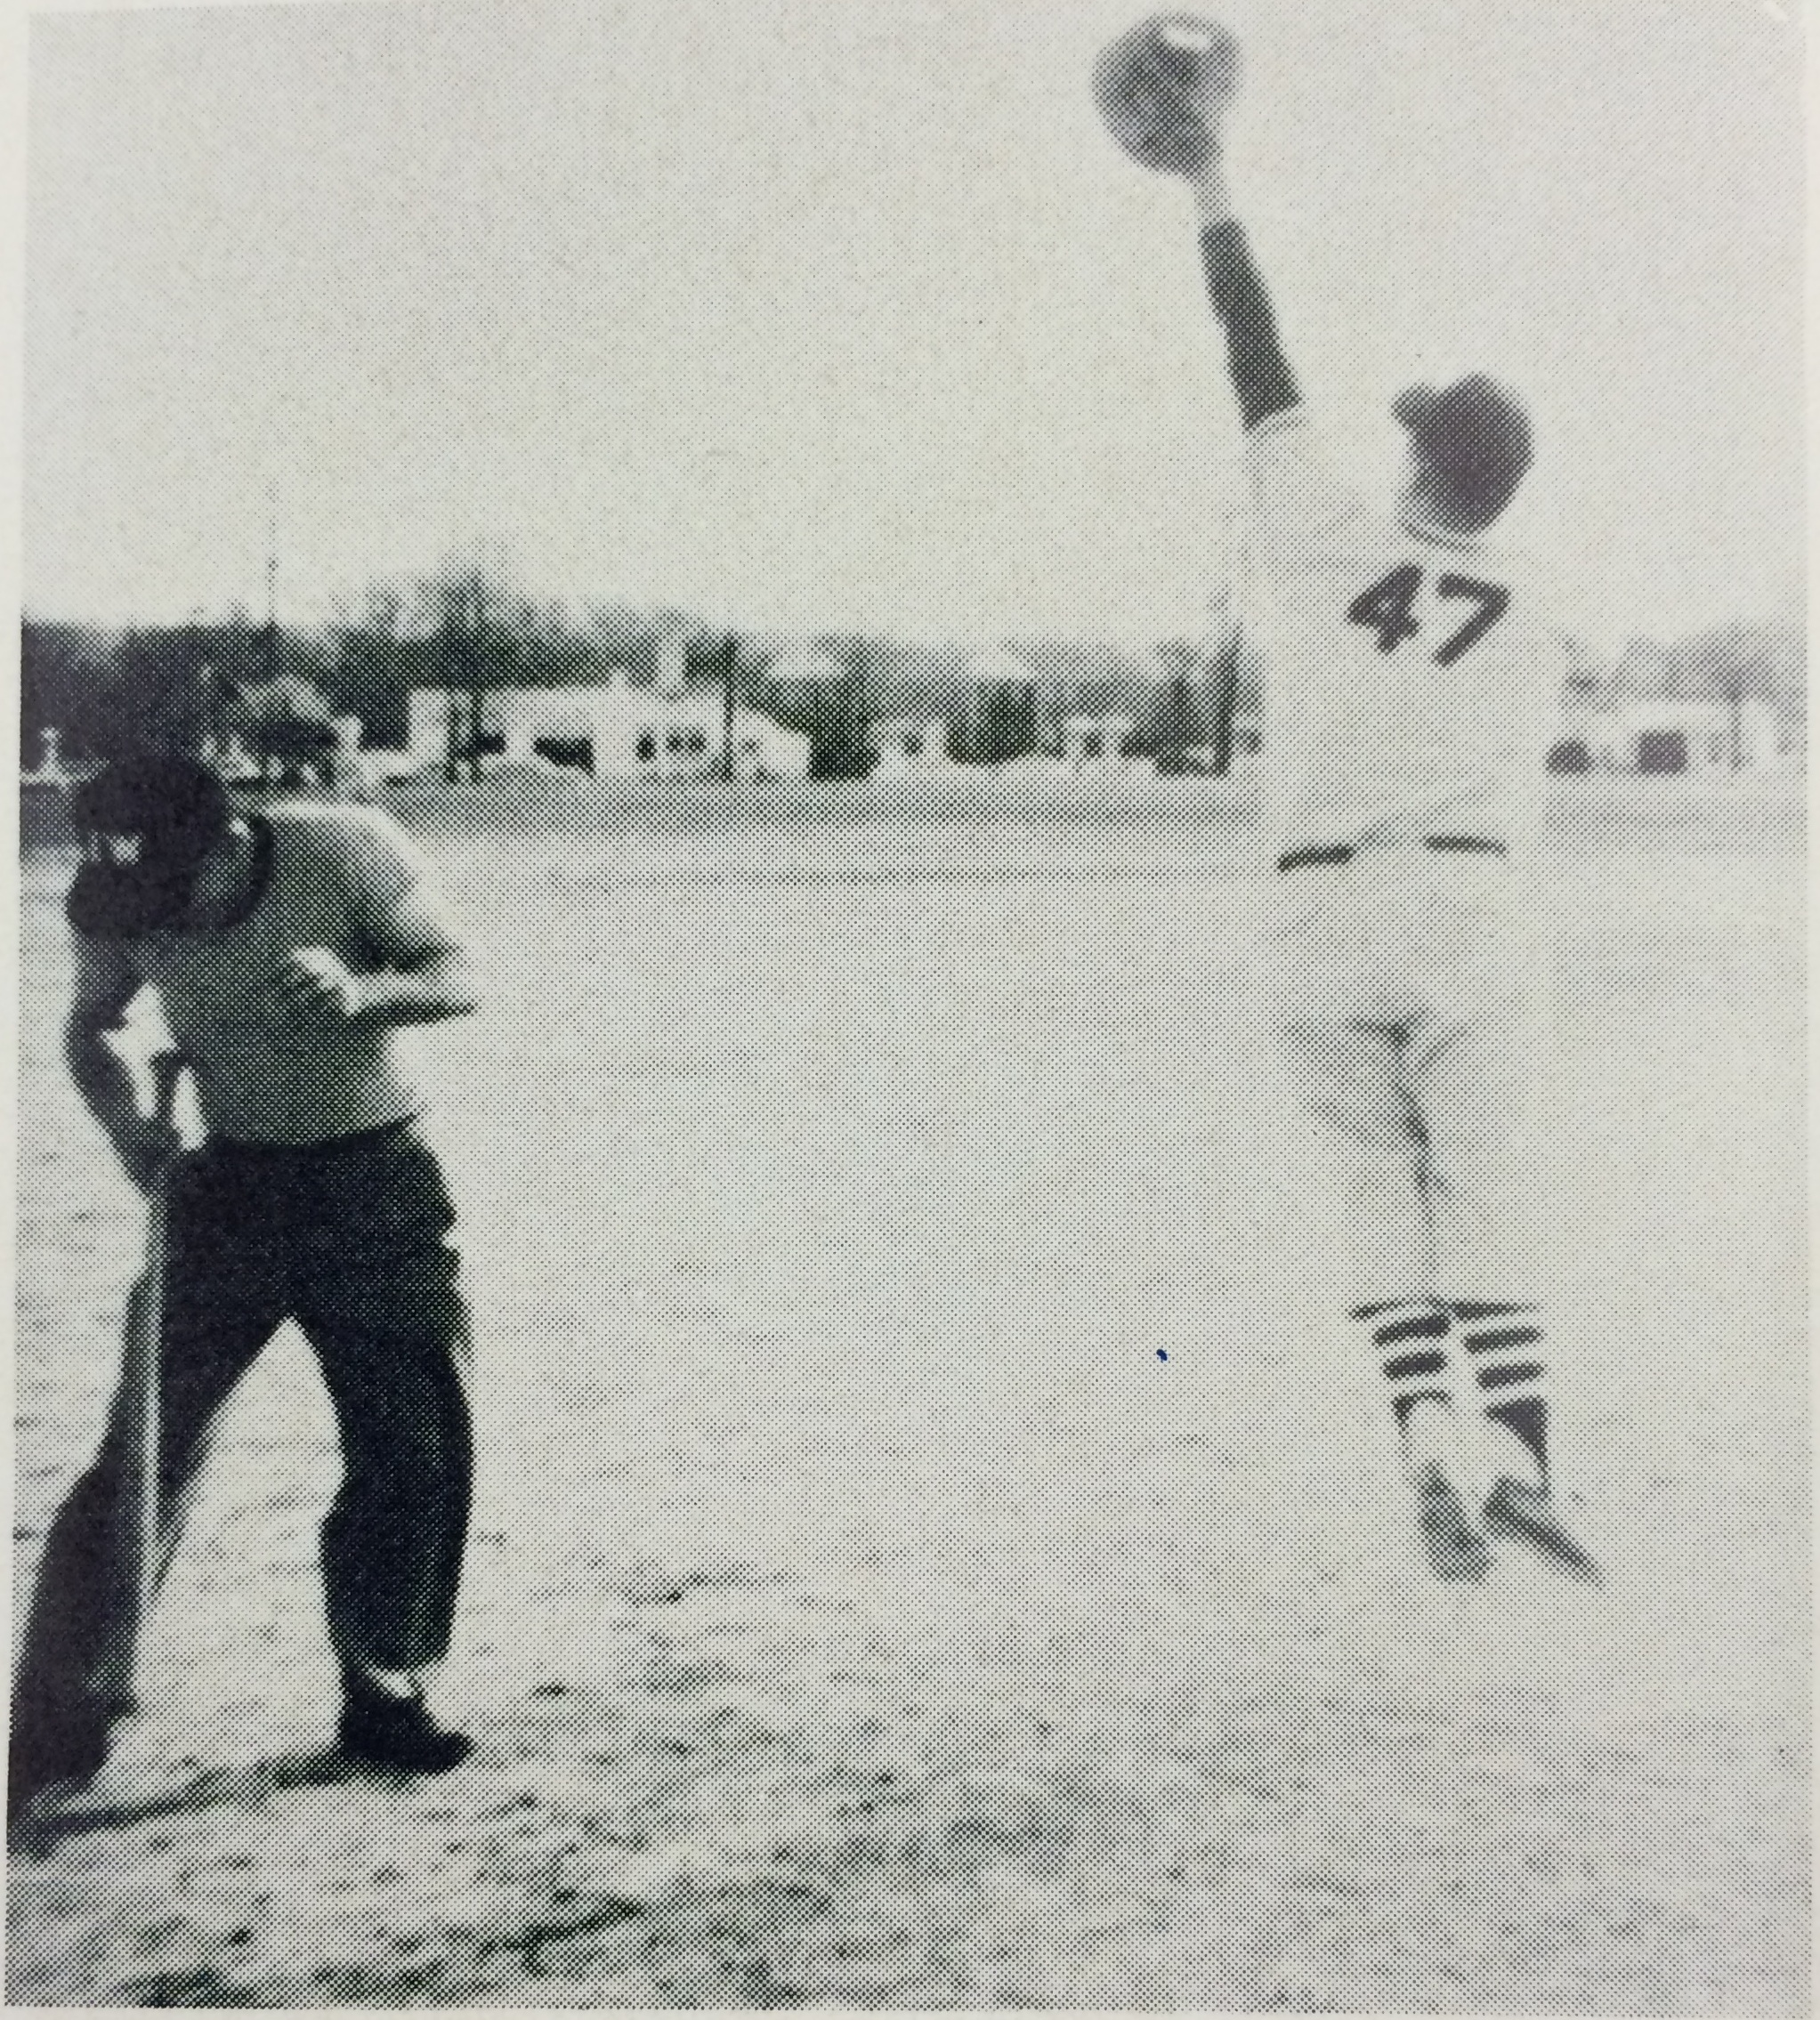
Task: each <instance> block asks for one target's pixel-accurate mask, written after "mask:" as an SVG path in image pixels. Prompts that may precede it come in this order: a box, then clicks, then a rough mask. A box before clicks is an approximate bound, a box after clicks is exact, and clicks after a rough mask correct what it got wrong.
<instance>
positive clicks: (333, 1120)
mask: <svg viewBox="0 0 1820 2020" xmlns="http://www.w3.org/2000/svg"><path fill="white" fill-rule="evenodd" d="M252 824H253V830H254V836H255V843H256V844H257V853H256V856H255V867H254V872H253V886H252V890H251V893H250V894H249V897H248V899H247V901H246V902H245V903H244V904H243V905H242V907H241V908H240V911H239V916H238V917H235V918H233V919H231V920H229V921H227V922H226V923H225V924H222V925H218V926H214V927H210V928H198V929H195V930H181V931H174V932H158V933H148V934H146V935H145V936H144V937H143V938H141V939H135V940H130V941H116V940H105V941H78V943H77V945H78V957H79V958H81V959H83V960H86V961H91V962H103V963H106V964H109V966H112V967H113V969H114V970H115V972H116V973H117V974H123V975H127V976H130V977H132V978H133V980H136V981H137V982H141V983H142V984H149V985H150V987H151V988H152V989H153V990H156V991H157V994H158V1000H159V1003H160V1005H161V1006H162V1008H163V1011H164V1015H165V1022H166V1024H168V1026H169V1027H170V1030H171V1035H172V1037H173V1038H174V1039H175V1040H176V1042H177V1044H178V1046H179V1047H180V1048H181V1050H182V1053H183V1054H184V1055H185V1057H186V1058H187V1059H188V1060H189V1061H190V1064H191V1067H192V1069H193V1071H194V1075H195V1081H196V1090H197V1097H198V1103H199V1104H200V1107H201V1110H202V1113H203V1116H204V1118H205V1119H206V1121H207V1123H208V1126H209V1129H210V1132H211V1134H213V1135H222V1136H228V1137H232V1138H234V1139H236V1140H238V1141H242V1142H254V1143H319V1142H324V1141H327V1140H329V1139H332V1138H334V1137H337V1136H346V1135H356V1134H358V1133H359V1132H360V1131H362V1130H366V1129H373V1128H377V1127H381V1126H383V1125H384V1124H387V1123H391V1122H396V1121H400V1120H402V1119H405V1118H406V1117H408V1116H411V1115H415V1114H416V1113H417V1111H419V1110H420V1108H421V1107H422V1105H423V1104H422V1101H421V1098H420V1096H419V1095H418V1093H417V1089H416V1087H414V1085H413V1084H412V1082H411V1081H410V1079H408V1077H407V1076H406V1074H405V1073H404V1072H403V1071H402V1070H401V1068H400V1062H399V1060H398V1058H397V1056H396V1050H395V1042H394V1034H393V1032H392V1030H391V1028H390V1027H389V1026H387V1025H384V1024H382V1023H364V1022H360V1023H352V1024H347V1023H340V1022H322V1023H320V1024H319V1023H313V1022H304V1021H296V1020H288V1019H287V1020H284V1021H282V1022H275V1021H274V1020H273V1018H272V1017H271V1015H270V1014H268V1012H267V1010H266V1008H265V1004H264V998H265V995H266V992H267V990H270V989H271V986H272V983H273V981H274V979H275V978H276V976H277V974H278V972H279V969H280V968H281V967H282V966H283V965H284V963H285V962H286V960H287V958H288V957H289V956H291V955H292V954H294V953H295V952H297V951H298V950H299V949H303V948H306V947H326V948H328V949H329V951H330V952H331V953H333V954H335V955H336V957H338V958H339V959H340V960H341V961H342V962H343V963H344V965H345V966H347V967H348V968H350V969H351V970H352V971H353V972H354V973H355V974H371V973H374V972H376V971H377V970H379V969H381V968H384V967H388V966H396V965H400V964H401V963H404V962H408V960H410V959H411V958H412V957H416V956H420V955H421V954H422V953H423V952H425V920H426V919H430V918H433V917H434V907H433V901H431V900H430V899H429V896H428V885H427V881H426V877H427V873H426V870H425V866H424V864H423V862H422V861H421V859H420V857H419V855H418V853H417V850H416V848H415V847H414V846H413V845H412V844H411V843H410V841H409V840H408V837H407V836H405V834H404V833H403V831H402V830H401V829H400V828H399V826H398V825H397V823H396V822H395V821H394V820H392V818H391V817H390V815H388V814H385V813H382V812H378V811H377V810H376V809H375V810H368V809H365V808H359V809H356V808H343V807H322V806H311V805H306V804H287V805H284V806H278V807H273V808H271V810H270V811H269V812H265V813H263V814H255V815H254V816H253V817H252Z"/></svg>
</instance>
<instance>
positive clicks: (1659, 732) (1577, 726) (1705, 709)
mask: <svg viewBox="0 0 1820 2020" xmlns="http://www.w3.org/2000/svg"><path fill="white" fill-rule="evenodd" d="M1788 746H1789V739H1788V737H1787V736H1786V734H1785V732H1784V730H1783V727H1782V725H1781V724H1780V723H1779V722H1778V721H1777V718H1776V713H1775V711H1774V710H1773V709H1770V708H1768V707H1766V706H1765V705H1764V704H1763V703H1761V702H1759V701H1746V702H1744V703H1743V704H1742V705H1741V706H1740V707H1737V708H1735V709H1734V708H1730V707H1727V706H1726V705H1725V704H1724V703H1722V702H1717V701H1671V700H1639V701H1632V702H1628V703H1625V704H1624V705H1622V707H1616V708H1612V709H1607V710H1603V711H1599V712H1590V711H1589V712H1585V713H1575V714H1574V715H1571V716H1569V717H1567V718H1565V719H1564V721H1563V722H1562V723H1560V724H1559V726H1558V727H1557V730H1556V732H1555V735H1554V738H1553V739H1552V740H1551V742H1550V745H1549V755H1548V768H1549V772H1552V773H1554V774H1555V775H1557V777H1568V778H1571V777H1573V776H1575V775H1576V774H1586V773H1603V774H1606V775H1608V776H1616V777H1632V778H1711V777H1714V776H1718V775H1720V774H1723V773H1726V772H1775V771H1778V770H1781V769H1783V768H1784V766H1786V765H1788V764H1791V763H1792V761H1793V759H1792V751H1791V749H1790V748H1789V747H1788Z"/></svg>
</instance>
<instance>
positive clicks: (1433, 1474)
mask: <svg viewBox="0 0 1820 2020" xmlns="http://www.w3.org/2000/svg"><path fill="white" fill-rule="evenodd" d="M1415 1489H1416V1528H1417V1530H1418V1531H1419V1532H1420V1536H1421V1539H1422V1547H1423V1549H1424V1550H1425V1551H1426V1552H1427V1553H1428V1568H1429V1569H1430V1570H1431V1571H1432V1572H1434V1574H1435V1576H1436V1578H1442V1579H1447V1580H1479V1579H1483V1578H1484V1576H1485V1575H1486V1574H1487V1573H1488V1572H1490V1570H1491V1568H1492V1549H1491V1546H1490V1545H1489V1544H1488V1543H1487V1542H1486V1541H1485V1539H1484V1537H1483V1536H1482V1535H1481V1534H1480V1533H1479V1531H1477V1530H1476V1528H1474V1526H1473V1520H1472V1517H1471V1516H1470V1515H1468V1513H1467V1512H1466V1503H1465V1502H1464V1501H1463V1500H1461V1499H1460V1490H1459V1489H1458V1488H1457V1487H1456V1486H1455V1485H1454V1484H1453V1483H1452V1481H1451V1480H1450V1479H1449V1478H1448V1477H1447V1475H1446V1474H1445V1473H1444V1471H1443V1470H1442V1468H1441V1467H1439V1466H1436V1465H1434V1464H1429V1465H1428V1466H1425V1467H1422V1469H1421V1471H1420V1473H1418V1474H1417V1475H1416V1481H1415Z"/></svg>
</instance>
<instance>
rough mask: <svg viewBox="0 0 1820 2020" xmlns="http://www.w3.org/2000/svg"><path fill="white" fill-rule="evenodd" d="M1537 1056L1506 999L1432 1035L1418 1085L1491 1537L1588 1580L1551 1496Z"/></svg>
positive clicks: (1535, 1035) (1590, 1571) (1532, 1032)
mask: <svg viewBox="0 0 1820 2020" xmlns="http://www.w3.org/2000/svg"><path fill="white" fill-rule="evenodd" d="M1538 1050H1539V1032H1538V1027H1537V1022H1536V1020H1535V1018H1534V1017H1533V1014H1531V1013H1530V1011H1529V1010H1528V1007H1527V1006H1525V1004H1524V1003H1523V1002H1522V1001H1521V999H1519V998H1514V997H1513V998H1509V999H1508V1000H1507V1001H1506V1002H1504V1003H1502V1004H1499V1005H1495V1006H1492V1007H1490V1008H1487V1009H1484V1010H1480V1011H1477V1012H1476V1013H1473V1014H1468V1015H1467V1016H1465V1017H1463V1018H1461V1019H1460V1021H1458V1022H1455V1023H1453V1024H1452V1025H1451V1026H1450V1027H1449V1028H1447V1029H1446V1030H1444V1031H1442V1032H1440V1033H1439V1034H1438V1035H1437V1037H1436V1039H1435V1041H1434V1042H1433V1043H1432V1044H1431V1046H1429V1047H1428V1049H1427V1051H1426V1052H1425V1054H1424V1055H1423V1056H1421V1057H1420V1059H1419V1060H1418V1061H1417V1062H1416V1063H1415V1066H1414V1081H1415V1085H1416V1087H1417V1088H1418V1091H1419V1095H1420V1102H1421V1106H1422V1111H1423V1114H1424V1117H1425V1119H1426V1121H1427V1126H1428V1132H1429V1136H1430V1140H1431V1142H1432V1143H1433V1146H1434V1169H1435V1180H1436V1207H1437V1212H1436V1224H1437V1228H1438V1231H1439V1239H1440V1252H1441V1269H1442V1281H1443V1284H1444V1289H1445V1292H1446V1296H1447V1302H1448V1307H1449V1311H1450V1313H1451V1315H1452V1321H1453V1326H1454V1333H1455V1337H1456V1339H1457V1340H1458V1342H1459V1345H1460V1351H1461V1355H1462V1358H1463V1359H1464V1361H1465V1362H1466V1365H1467V1367H1468V1369H1469V1370H1470V1375H1471V1380H1472V1384H1473V1387H1474V1390H1475V1392H1476V1396H1477V1399H1478V1405H1479V1409H1480V1410H1481V1412H1482V1414H1483V1417H1484V1423H1485V1426H1486V1431H1487V1434H1488V1441H1489V1444H1490V1447H1491V1454H1492V1458H1491V1467H1490V1473H1491V1480H1492V1484H1491V1487H1490V1491H1489V1492H1488V1494H1487V1496H1486V1499H1485V1517H1486V1522H1487V1524H1488V1526H1490V1527H1491V1528H1492V1529H1493V1530H1494V1531H1500V1532H1502V1533H1504V1534H1507V1535H1509V1536H1511V1537H1512V1538H1514V1539H1517V1540H1518V1541H1521V1542H1524V1543H1525V1544H1528V1545H1530V1546H1532V1547H1534V1548H1536V1549H1538V1550H1540V1551H1541V1552H1542V1553H1544V1554H1545V1555H1548V1556H1549V1557H1550V1558H1552V1559H1553V1560H1554V1561H1555V1562H1556V1563H1558V1564H1560V1565H1561V1566H1562V1568H1563V1569H1565V1570H1566V1571H1569V1572H1573V1574H1574V1575H1575V1576H1577V1577H1580V1578H1583V1579H1588V1580H1593V1579H1596V1578H1597V1576H1598V1570H1597V1567H1596V1565H1595V1563H1594V1562H1593V1560H1592V1558H1591V1556H1590V1555H1589V1553H1588V1552H1587V1550H1586V1549H1585V1547H1584V1546H1583V1545H1581V1543H1580V1542H1579V1540H1578V1539H1576V1538H1575V1537H1574V1536H1573V1534H1572V1533H1571V1531H1570V1530H1569V1528H1568V1526H1567V1524H1566V1522H1565V1518H1564V1517H1563V1515H1561V1512H1560V1509H1559V1507H1558V1504H1557V1500H1556V1498H1555V1495H1554V1491H1553V1489H1554V1481H1553V1467H1552V1459H1553V1453H1552V1450H1551V1439H1550V1434H1551V1430H1552V1424H1551V1416H1550V1398H1549V1329H1548V1324H1547V1318H1546V1313H1545V1311H1544V1308H1543V1304H1542V1299H1541V1289H1542V1285H1541V1276H1542V1270H1543V1264H1544V1259H1545V1257H1544V1227H1543V1222H1542V1218H1541V1202H1542V1200H1544V1199H1545V1198H1546V1197H1547V1187H1546V1184H1545V1183H1544V1174H1543V1171H1542V1166H1541V1135H1540V1130H1539V1127H1538V1124H1537V1119H1536V1104H1535V1099H1534V1074H1535V1065H1536V1060H1537V1056H1538Z"/></svg>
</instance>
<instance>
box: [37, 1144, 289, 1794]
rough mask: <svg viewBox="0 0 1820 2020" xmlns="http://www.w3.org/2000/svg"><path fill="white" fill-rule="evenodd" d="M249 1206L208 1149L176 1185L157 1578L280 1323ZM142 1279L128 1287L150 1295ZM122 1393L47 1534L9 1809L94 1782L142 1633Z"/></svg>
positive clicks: (163, 1367)
mask: <svg viewBox="0 0 1820 2020" xmlns="http://www.w3.org/2000/svg"><path fill="white" fill-rule="evenodd" d="M253 1208H255V1203H254V1202H251V1201H249V1200H247V1197H246V1194H245V1192H244V1190H243V1189H241V1188H240V1187H239V1186H237V1185H235V1184H232V1183H224V1182H223V1174H222V1168H221V1167H220V1164H219V1162H218V1160H216V1159H214V1157H213V1156H212V1155H211V1154H210V1153H209V1152H207V1151H204V1152H202V1153H200V1154H198V1155H197V1156H195V1157H192V1158H189V1159H184V1160H183V1162H182V1165H180V1167H179V1168H178V1170H177V1172H176V1174H175V1175H174V1180H173V1183H172V1189H171V1198H170V1206H169V1216H170V1217H169V1222H168V1235H167V1241H168V1247H167V1251H166V1254H167V1262H166V1281H165V1309H164V1324H163V1327H162V1329H161V1331H160V1346H159V1364H160V1385H159V1386H160V1394H159V1412H158V1419H159V1420H158V1434H159V1435H158V1556H157V1563H156V1567H155V1570H156V1577H157V1580H158V1581H159V1582H162V1580H163V1578H164V1575H165V1572H166V1570H167V1569H168V1567H169V1564H170V1562H171V1558H172V1555H173V1554H174V1551H175V1549H176V1546H177V1542H178V1539H179V1538H180V1537H181V1535H182V1530H183V1525H184V1523H185V1521H186V1520H187V1518H188V1515H189V1512H190V1506H191V1504H192V1502H193V1500H194V1498H195V1490H196V1487H197V1483H198V1481H199V1479H200V1477H201V1475H202V1471H203V1468H204V1466H205V1464H206V1458H207V1453H208V1448H209V1442H210V1438H211V1434H212V1432H213V1429H214V1423H215V1420H216V1418H217V1417H218V1416H219V1414H220V1411H221V1409H222V1404H223V1403H224V1402H226V1401H227V1399H228V1397H229V1396H230V1395H231V1394H232V1392H233V1390H234V1387H235V1386H236V1385H237V1384H238V1383H239V1380H240V1378H241V1377H242V1376H243V1375H244V1374H245V1373H246V1371H247V1369H248V1368H249V1367H250V1366H251V1365H252V1363H253V1362H254V1361H255V1359H256V1358H257V1357H258V1354H259V1352H260V1349H261V1348H262V1347H263V1345H265V1343H266V1341H267V1340H269V1339H270V1338H271V1335H272V1333H273V1331H274V1330H275V1329H276V1328H277V1325H278V1323H279V1319H280V1317H281V1316H282V1305H281V1302H280V1289H279V1281H278V1278H277V1274H276V1273H275V1271H274V1270H273V1269H272V1268H271V1253H270V1249H269V1247H268V1245H267V1244H266V1243H265V1241H264V1240H263V1229H262V1228H261V1227H260V1226H259V1225H258V1224H257V1222H256V1213H255V1211H253V1210H250V1209H253ZM144 1294H145V1287H144V1285H143V1284H142V1283H140V1284H136V1285H135V1286H134V1287H133V1297H134V1298H140V1297H143V1296H144ZM124 1402H125V1399H124V1397H122V1396H117V1397H116V1399H115V1404H114V1408H113V1410H112V1412H111V1414H110V1417H109V1425H108V1428H107V1430H106V1432H105V1433H104V1434H103V1436H102V1439H101V1445H100V1448H99V1450H97V1452H96V1455H95V1458H94V1459H93V1463H92V1464H91V1465H90V1466H89V1467H88V1469H87V1470H86V1471H85V1473H84V1474H83V1475H82V1477H81V1478H80V1479H79V1480H78V1481H77V1483H76V1485H75V1486H74V1487H73V1488H72V1489H71V1490H70V1492H69V1495H68V1496H67V1497H66V1498H65V1499H64V1501H63V1503H62V1505H61V1507H60V1508H59V1509H58V1511H57V1514H56V1516H55V1518H54V1519H53V1522H52V1523H51V1527H50V1530H49V1531H48V1533H47V1535H46V1537H45V1541H44V1553H43V1555H42V1556H41V1557H40V1559H39V1562H38V1570H37V1577H36V1582H35V1585H34V1589H33V1595H32V1599H31V1603H30V1605H29V1608H28V1612H27V1616H26V1624H25V1631H24V1634H23V1636H22V1637H21V1644H20V1658H19V1662H18V1666H17V1669H16V1670H15V1673H14V1682H13V1696H12V1727H11V1734H10V1747H9V1764H10V1765H9V1769H8V1784H7V1811H8V1814H9V1816H18V1815H19V1814H21V1813H22V1811H23V1810H24V1808H25V1807H26V1806H27V1805H28V1803H29V1802H30V1800H31V1798H33V1796H34V1795H36V1793H37V1792H38V1791H39V1790H43V1789H45V1788H48V1787H49V1786H50V1785H51V1784H52V1783H53V1782H61V1781H65V1780H69V1779H86V1778H87V1777H88V1776H89V1775H92V1774H93V1773H94V1772H95V1771H96V1770H97V1769H98V1768H99V1767H100V1766H101V1763H102V1761H103V1760H104V1759H105V1758H106V1757H107V1752H108V1747H109V1737H110V1734H111V1732H112V1728H113V1725H114V1723H115V1721H116V1720H117V1718H118V1717H121V1716H122V1715H123V1714H124V1713H125V1711H127V1710H128V1709H131V1708H130V1707H128V1706H125V1705H123V1704H120V1703H117V1702H115V1701H113V1700H112V1693H111V1686H110V1685H109V1682H108V1679H107V1676H106V1674H105V1672H106V1671H107V1670H108V1669H110V1668H111V1667H112V1666H113V1665H112V1662H111V1661H110V1660H109V1658H110V1656H116V1655H117V1653H118V1652H119V1643H120V1638H121V1636H122V1635H123V1633H125V1631H127V1629H128V1628H129V1627H130V1628H131V1629H132V1631H133V1633H135V1634H136V1633H138V1632H142V1630H143V1628H144V1625H145V1623H144V1622H143V1621H134V1620H132V1613H133V1604H134V1598H133V1593H132V1592H131V1590H130V1588H129V1583H128V1580H127V1576H126V1572H125V1566H124V1565H123V1564H122V1563H121V1562H120V1560H119V1539H120V1536H121V1533H122V1529H121V1523H120V1521H119V1518H118V1507H119V1499H120V1495H121V1493H122V1491H123V1478H124V1470H123V1464H122V1461H123V1445H122V1417H123V1410H124Z"/></svg>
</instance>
